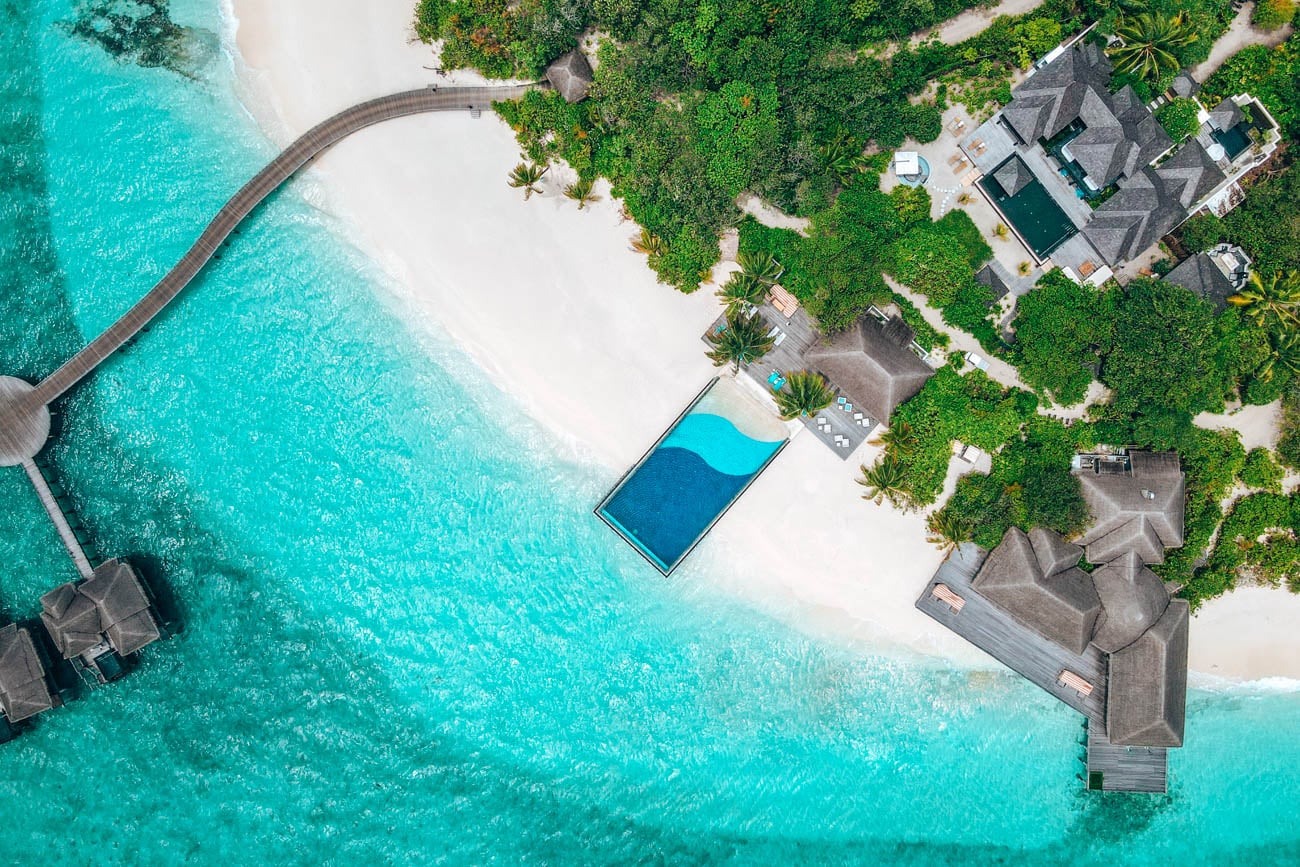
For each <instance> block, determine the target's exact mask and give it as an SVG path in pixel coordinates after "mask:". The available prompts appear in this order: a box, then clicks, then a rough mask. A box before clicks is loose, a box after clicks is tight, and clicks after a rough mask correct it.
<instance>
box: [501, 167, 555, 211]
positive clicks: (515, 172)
mask: <svg viewBox="0 0 1300 867" xmlns="http://www.w3.org/2000/svg"><path fill="white" fill-rule="evenodd" d="M547 171H548V169H544V168H542V167H541V166H539V165H537V163H530V162H522V163H520V164H519V165H517V166H515V167H514V168H513V169H512V170H511V171H510V180H508V181H507V182H506V183H508V184H510V186H512V187H514V188H515V189H517V190H518V189H522V190H523V191H524V201H525V202H526V201H528V200H529V199H530V198H532V195H533V193H540V192H541V189H540V188H539V187H538V186H537V185H538V184H539V183H540V182H541V180H542V178H543V177H544V176H545V175H546V172H547Z"/></svg>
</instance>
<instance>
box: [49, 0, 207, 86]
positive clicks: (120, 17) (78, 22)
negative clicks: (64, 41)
mask: <svg viewBox="0 0 1300 867" xmlns="http://www.w3.org/2000/svg"><path fill="white" fill-rule="evenodd" d="M169 5H170V0H82V2H79V3H78V4H77V17H76V18H75V19H74V20H72V21H64V22H62V26H63V28H64V30H65V31H66V32H67V33H69V34H70V35H72V36H75V37H77V38H78V39H84V40H85V41H87V42H89V43H91V44H93V45H98V46H99V47H100V48H102V49H103V50H104V51H106V52H108V53H109V54H110V55H112V56H113V57H114V58H116V59H118V60H120V61H122V62H124V63H134V64H136V65H137V66H143V67H150V68H153V67H161V68H163V69H169V70H171V71H172V72H176V73H179V74H180V75H184V76H187V77H190V78H193V77H195V75H196V73H197V71H198V69H200V68H201V67H202V66H203V64H204V62H206V58H207V56H208V54H209V53H210V46H209V45H208V40H205V39H202V38H201V37H200V33H199V32H198V31H195V30H194V29H193V28H189V27H182V26H181V25H179V24H177V23H176V22H175V21H172V19H171V16H170V14H169V9H168V7H169Z"/></svg>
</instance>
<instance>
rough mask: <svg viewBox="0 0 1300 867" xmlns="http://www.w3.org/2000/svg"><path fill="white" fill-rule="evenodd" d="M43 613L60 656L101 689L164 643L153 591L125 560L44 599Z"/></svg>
mask: <svg viewBox="0 0 1300 867" xmlns="http://www.w3.org/2000/svg"><path fill="white" fill-rule="evenodd" d="M41 609H42V610H41V620H42V622H44V624H45V628H46V630H47V631H48V632H49V634H50V638H51V639H52V640H53V641H54V646H55V648H56V649H57V650H58V652H59V653H60V654H62V656H63V658H64V659H66V660H68V661H69V662H71V663H72V664H73V667H74V668H76V669H77V670H78V671H79V672H82V673H83V674H89V675H90V676H93V678H94V679H95V681H96V682H98V683H107V682H108V681H111V680H116V679H117V678H118V677H121V676H122V675H123V674H124V673H125V672H126V666H127V664H128V660H129V659H130V657H132V656H133V655H134V654H136V653H137V652H139V651H140V650H142V649H143V648H145V647H147V646H148V645H150V644H152V643H154V642H155V641H158V640H159V639H160V638H162V637H163V631H162V625H161V623H160V622H159V620H158V617H157V614H156V613H155V606H154V603H153V601H152V599H151V598H150V596H149V592H148V590H147V588H146V587H145V585H144V583H143V582H142V581H141V580H140V576H138V575H137V574H136V572H135V570H134V569H132V568H131V565H130V564H129V563H127V562H125V561H123V560H109V561H107V562H105V563H103V564H101V565H100V566H99V567H98V568H96V569H95V571H94V574H93V575H92V576H91V577H90V578H88V579H86V580H84V581H78V582H72V583H68V584H63V585H61V586H59V587H56V588H55V589H53V590H51V591H50V592H49V593H46V594H45V595H44V596H42V597H41Z"/></svg>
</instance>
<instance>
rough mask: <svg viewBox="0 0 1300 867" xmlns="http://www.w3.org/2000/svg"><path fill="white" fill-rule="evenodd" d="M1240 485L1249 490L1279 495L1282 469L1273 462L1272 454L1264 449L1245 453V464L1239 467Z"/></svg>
mask: <svg viewBox="0 0 1300 867" xmlns="http://www.w3.org/2000/svg"><path fill="white" fill-rule="evenodd" d="M1241 483H1242V484H1243V485H1246V486H1247V487H1250V488H1259V489H1260V490H1264V491H1270V492H1273V493H1280V492H1281V490H1282V468H1281V467H1280V466H1278V464H1277V461H1275V460H1273V453H1272V452H1271V451H1269V450H1268V449H1266V448H1255V449H1251V450H1250V451H1249V452H1247V453H1246V463H1245V464H1243V465H1242V467H1241Z"/></svg>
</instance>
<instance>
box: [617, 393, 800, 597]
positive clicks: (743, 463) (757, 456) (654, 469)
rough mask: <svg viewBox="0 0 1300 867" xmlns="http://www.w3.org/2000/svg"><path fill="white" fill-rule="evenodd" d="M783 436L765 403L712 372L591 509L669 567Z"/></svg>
mask: <svg viewBox="0 0 1300 867" xmlns="http://www.w3.org/2000/svg"><path fill="white" fill-rule="evenodd" d="M742 427H744V428H745V429H746V430H748V431H750V433H753V434H755V436H748V435H746V434H745V433H742V432H741V428H742ZM758 437H766V438H758ZM785 443H786V436H785V431H784V430H782V429H781V427H780V426H779V425H778V424H776V414H775V410H774V409H773V408H772V407H771V406H770V405H769V406H764V407H760V406H757V405H755V404H754V402H753V400H752V398H749V397H748V396H747V395H745V394H743V393H742V392H741V390H740V387H739V386H738V385H737V384H736V383H735V382H734V381H733V380H728V379H718V380H715V381H714V382H713V383H712V384H711V385H710V386H709V387H708V389H707V390H706V391H705V393H704V394H702V395H700V397H698V398H696V400H695V402H693V403H692V405H691V406H690V407H689V408H688V409H687V411H686V412H685V414H684V415H682V417H681V418H680V419H679V420H678V421H677V423H676V424H674V425H673V427H672V429H671V430H669V431H668V433H667V434H666V435H665V436H664V437H663V439H661V440H660V441H659V443H658V444H657V445H656V446H655V447H654V448H653V449H651V450H650V453H649V454H647V455H646V457H645V458H644V459H643V460H642V461H641V462H640V463H639V464H638V465H637V466H636V467H634V468H633V470H632V471H631V472H630V473H629V474H628V476H627V478H626V479H624V480H623V481H622V482H621V483H620V484H619V486H618V487H617V488H616V489H615V490H614V491H612V492H611V493H610V494H609V496H608V497H607V498H606V499H605V500H604V501H603V502H602V503H601V505H600V506H599V507H597V511H598V513H599V514H600V515H601V517H603V518H605V519H606V520H607V521H608V522H609V523H610V525H611V526H612V527H613V528H614V529H615V530H617V531H618V532H619V533H620V534H621V535H623V537H624V538H626V539H627V540H628V542H630V543H631V544H632V545H633V546H635V547H636V549H637V550H638V551H641V552H642V553H643V554H645V555H646V557H647V558H648V559H649V560H650V561H651V562H652V563H653V564H654V565H655V566H657V567H658V568H659V569H660V571H662V572H664V573H671V572H672V571H673V569H675V568H677V565H678V564H679V563H680V562H681V561H682V559H683V558H684V557H685V556H686V555H687V554H688V553H690V550H691V548H692V547H693V546H694V545H695V544H696V543H697V542H698V541H699V540H700V539H701V538H702V537H703V536H704V534H705V533H707V532H708V531H709V528H710V527H712V526H713V524H714V523H715V522H716V521H717V520H718V518H719V517H721V515H722V514H723V513H724V512H725V511H726V510H727V508H728V507H729V506H730V505H731V504H732V503H733V502H734V501H735V500H736V498H737V497H738V496H740V494H741V493H742V492H743V491H744V490H745V488H746V487H747V486H748V485H749V483H750V482H752V481H753V480H754V478H755V477H756V476H757V475H758V474H759V473H761V472H762V471H763V468H764V467H765V466H767V463H768V461H770V460H771V459H772V456H773V455H775V454H776V453H777V452H778V451H779V450H780V449H781V447H782V446H783V445H785Z"/></svg>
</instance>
